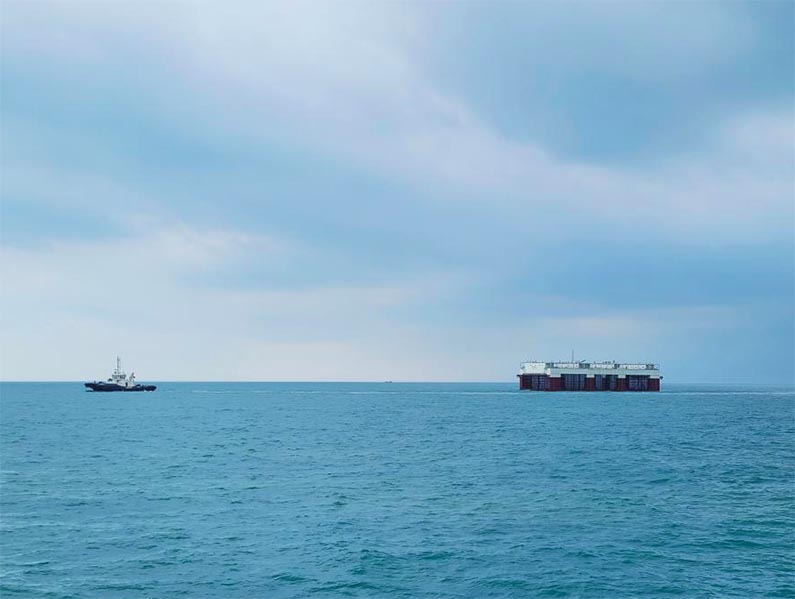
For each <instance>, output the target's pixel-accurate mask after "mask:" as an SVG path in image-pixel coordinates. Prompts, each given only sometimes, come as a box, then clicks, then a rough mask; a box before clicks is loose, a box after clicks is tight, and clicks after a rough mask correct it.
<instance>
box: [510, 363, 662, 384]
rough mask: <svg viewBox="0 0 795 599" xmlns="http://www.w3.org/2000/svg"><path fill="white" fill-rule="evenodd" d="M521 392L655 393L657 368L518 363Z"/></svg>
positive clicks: (597, 364)
mask: <svg viewBox="0 0 795 599" xmlns="http://www.w3.org/2000/svg"><path fill="white" fill-rule="evenodd" d="M516 376H517V377H518V378H519V389H521V390H523V391H659V390H660V381H661V380H662V375H661V374H660V367H659V365H657V364H648V363H621V362H522V364H521V365H520V366H519V374H517V375H516Z"/></svg>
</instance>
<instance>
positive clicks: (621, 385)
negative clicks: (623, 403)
mask: <svg viewBox="0 0 795 599" xmlns="http://www.w3.org/2000/svg"><path fill="white" fill-rule="evenodd" d="M626 390H627V377H626V375H623V374H619V375H618V381H617V384H616V391H626Z"/></svg>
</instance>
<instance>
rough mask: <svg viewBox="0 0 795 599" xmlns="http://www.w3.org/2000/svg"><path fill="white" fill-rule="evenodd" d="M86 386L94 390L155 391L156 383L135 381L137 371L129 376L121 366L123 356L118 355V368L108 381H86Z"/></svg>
mask: <svg viewBox="0 0 795 599" xmlns="http://www.w3.org/2000/svg"><path fill="white" fill-rule="evenodd" d="M85 386H86V387H87V388H88V389H91V390H92V391H154V390H155V389H157V387H156V386H155V385H141V384H139V383H136V382H135V373H134V372H132V373H130V376H127V375H126V374H125V372H124V371H123V370H122V368H121V358H119V356H116V370H114V371H113V374H111V375H110V377H109V378H108V380H107V381H104V382H103V381H94V382H93V383H85Z"/></svg>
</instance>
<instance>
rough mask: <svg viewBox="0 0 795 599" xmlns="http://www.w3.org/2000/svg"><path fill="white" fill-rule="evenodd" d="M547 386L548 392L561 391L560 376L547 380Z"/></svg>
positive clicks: (561, 380)
mask: <svg viewBox="0 0 795 599" xmlns="http://www.w3.org/2000/svg"><path fill="white" fill-rule="evenodd" d="M547 385H548V389H549V390H550V391H562V390H563V378H562V377H560V376H551V377H549V378H548V379H547Z"/></svg>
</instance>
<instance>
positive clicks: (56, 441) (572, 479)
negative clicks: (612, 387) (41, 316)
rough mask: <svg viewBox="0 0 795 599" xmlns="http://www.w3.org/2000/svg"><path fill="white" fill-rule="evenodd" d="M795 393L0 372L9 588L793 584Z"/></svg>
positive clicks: (382, 591) (742, 588)
mask: <svg viewBox="0 0 795 599" xmlns="http://www.w3.org/2000/svg"><path fill="white" fill-rule="evenodd" d="M794 409H795V393H793V391H792V390H791V389H762V390H759V389H756V390H753V389H750V388H749V389H743V388H738V387H709V386H699V387H685V386H675V385H666V386H665V390H664V391H663V392H662V393H659V394H602V393H591V394H566V393H553V394H534V393H527V392H525V393H520V392H518V391H516V390H515V388H514V385H513V384H398V383H394V384H332V383H328V384H287V383H284V384H275V383H274V384H264V383H244V384H243V383H241V384H234V383H212V384H208V383H161V384H160V387H159V389H158V391H156V392H155V393H133V394H118V393H117V394H92V393H89V392H84V391H83V389H82V385H80V384H75V383H50V384H28V383H7V384H3V385H2V386H0V433H1V434H0V469H1V470H2V480H1V481H0V482H1V483H2V487H0V509H1V510H2V511H1V512H0V525H1V526H2V529H1V531H2V541H1V544H0V549H1V551H2V554H1V556H0V557H1V558H2V566H1V568H0V589H1V590H2V593H1V594H2V596H3V597H81V598H82V597H85V598H117V597H118V598H121V597H125V598H126V597H158V598H162V597H178V596H184V597H199V598H210V597H223V598H235V597H241V598H242V597H245V598H256V597H262V598H281V597H284V598H286V597H295V598H298V597H329V598H332V597H397V598H400V597H407V598H408V597H411V598H414V597H437V598H463V597H473V598H475V597H580V598H590V597H594V598H595V597H606V598H621V597H644V598H653V597H677V596H679V597H743V598H755V597H793V596H795V578H794V577H795V412H794Z"/></svg>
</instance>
